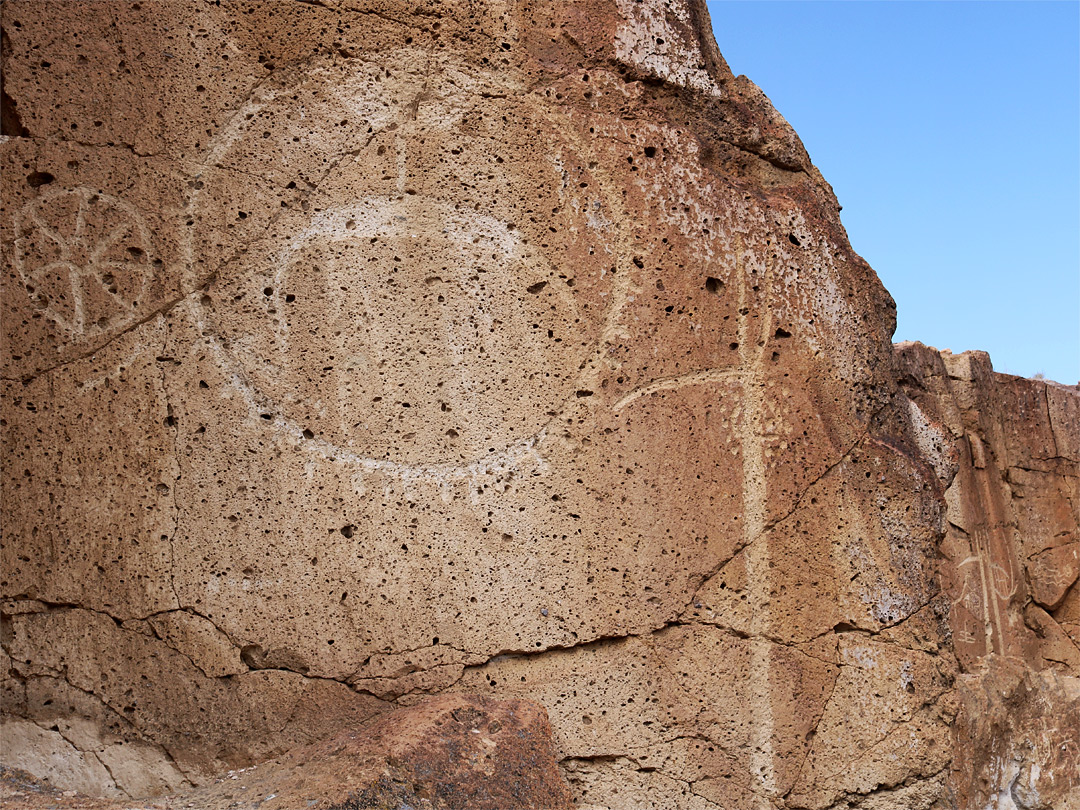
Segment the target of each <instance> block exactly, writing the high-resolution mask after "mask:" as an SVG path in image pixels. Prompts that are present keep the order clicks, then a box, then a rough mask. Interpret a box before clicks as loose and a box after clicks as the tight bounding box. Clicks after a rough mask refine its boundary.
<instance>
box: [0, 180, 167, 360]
mask: <svg viewBox="0 0 1080 810" xmlns="http://www.w3.org/2000/svg"><path fill="white" fill-rule="evenodd" d="M150 246H151V239H150V233H149V230H148V229H147V227H146V222H145V221H144V220H143V218H142V216H141V215H140V214H139V212H138V211H137V210H136V209H135V207H134V206H132V205H131V204H129V203H127V202H125V201H124V200H121V199H119V198H117V197H113V196H111V195H108V194H103V193H101V192H99V191H94V190H93V189H89V188H75V189H71V190H66V189H55V190H51V191H48V192H46V193H45V194H42V195H41V196H39V197H37V198H36V199H34V200H33V201H32V202H30V203H28V204H27V205H26V206H24V207H23V208H22V209H21V210H20V211H19V212H18V213H17V214H16V215H15V268H16V270H17V271H18V273H19V277H20V278H21V279H22V282H23V284H24V285H25V289H26V292H27V294H28V295H29V297H30V300H31V302H32V303H33V305H34V306H35V307H37V308H38V309H40V310H41V311H42V312H43V313H44V315H45V316H46V317H47V318H49V319H50V320H52V321H53V322H54V323H56V325H57V326H58V327H60V329H61V330H62V331H63V332H64V333H65V334H66V335H67V337H68V338H69V339H70V340H71V341H72V342H78V341H81V340H84V339H89V338H94V337H98V336H101V335H105V334H108V333H110V332H113V331H116V330H119V329H122V328H123V327H125V326H127V325H129V324H131V323H133V322H135V321H137V320H138V319H139V318H141V317H143V307H144V306H145V304H146V302H145V300H144V299H145V295H146V292H147V288H148V286H149V284H150V281H151V279H152V277H153V273H154V266H153V258H152V257H151V255H150Z"/></svg>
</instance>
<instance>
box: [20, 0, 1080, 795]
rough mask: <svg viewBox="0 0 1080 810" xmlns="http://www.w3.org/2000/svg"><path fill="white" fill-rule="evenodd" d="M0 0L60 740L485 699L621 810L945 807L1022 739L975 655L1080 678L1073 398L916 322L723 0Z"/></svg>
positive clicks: (196, 764) (36, 674) (31, 497)
mask: <svg viewBox="0 0 1080 810" xmlns="http://www.w3.org/2000/svg"><path fill="white" fill-rule="evenodd" d="M0 23H2V24H3V29H4V33H5V45H4V64H3V72H4V91H5V94H6V95H5V99H9V101H5V105H6V106H5V111H6V112H5V124H4V127H5V130H4V133H5V137H4V139H3V141H2V142H0V186H2V187H0V192H2V193H0V241H2V243H3V245H4V255H5V272H4V276H3V295H2V297H0V311H2V313H3V324H4V329H3V343H2V346H0V369H2V376H3V400H2V403H0V419H2V420H3V423H2V424H3V428H4V430H3V442H4V453H3V465H2V471H0V472H2V475H0V488H2V497H3V504H2V507H3V523H4V527H5V532H4V542H3V546H2V550H0V591H2V593H0V596H2V597H3V598H4V600H5V602H4V607H3V614H4V615H3V650H4V658H3V659H0V665H3V666H4V672H3V677H4V681H3V683H4V686H3V692H2V694H3V700H4V712H5V715H6V716H10V717H11V718H13V721H15V722H19V723H24V722H32V723H34V724H36V725H35V726H34V727H35V728H37V729H39V730H40V729H49V728H51V727H52V725H53V724H55V725H56V728H57V729H60V731H57V732H49V733H48V734H45V735H44V736H42V735H41V734H38V733H37V732H33V733H34V734H35V735H36V737H35V738H34V739H35V740H37V742H36V743H35V745H36V746H37V748H36V749H35V750H40V751H47V752H52V751H54V748H55V751H57V752H67V753H66V754H64V756H67V757H69V758H71V762H72V763H74V764H73V765H72V767H73V768H74V767H83V768H90V767H92V766H91V765H87V764H86V763H87V762H90V761H91V757H92V758H93V761H97V762H99V763H107V764H108V767H109V769H110V770H111V771H112V773H113V777H114V781H113V783H112V784H113V786H114V787H115V788H117V789H118V790H123V791H127V792H128V793H129V794H134V793H145V794H152V793H158V792H162V791H171V790H175V789H176V788H177V787H179V786H182V785H183V782H184V781H185V780H186V781H188V782H190V783H192V784H195V785H203V784H206V783H207V782H208V781H209V780H211V779H213V777H214V774H220V773H222V772H226V771H227V770H228V769H232V770H233V771H234V775H236V772H237V770H238V769H248V768H250V767H253V766H255V765H256V764H257V763H259V762H264V761H267V760H272V759H273V758H279V759H278V762H279V763H280V762H282V761H284V760H281V759H280V758H281V757H283V756H285V752H286V751H288V750H290V749H293V748H296V747H297V746H306V745H308V744H310V743H316V741H318V740H320V739H322V738H324V737H327V736H329V735H332V734H334V733H344V734H346V735H347V734H349V733H351V732H353V731H355V730H356V729H357V728H360V727H363V728H368V729H371V728H375V727H376V726H373V725H364V724H368V723H370V721H372V720H373V719H374V718H376V717H377V716H380V715H382V714H384V713H386V712H389V711H390V710H391V709H393V708H395V707H398V708H400V707H410V706H418V705H419V706H424V705H428V706H431V705H434V704H427V703H425V701H427V700H428V699H429V698H430V697H431V696H432V695H443V697H442V698H440V699H444V700H447V701H451V700H459V699H460V698H455V697H450V696H447V695H448V694H450V693H464V692H473V693H475V692H479V693H481V694H483V695H485V698H484V699H485V700H486V699H487V697H492V698H513V699H528V700H536V701H539V702H540V703H541V704H542V705H543V706H544V707H545V708H546V710H547V712H548V713H549V715H550V717H551V718H552V733H553V739H554V746H555V749H556V756H557V757H558V759H559V761H560V762H561V763H562V769H563V772H564V773H565V774H566V777H567V779H568V780H569V784H570V786H571V788H572V790H573V798H574V799H575V800H576V801H578V802H579V803H581V804H588V805H591V806H594V807H605V806H606V807H632V806H642V807H645V806H687V807H700V808H712V807H724V808H728V809H732V810H750V808H754V810H757V808H759V807H762V806H766V805H770V806H780V807H788V808H802V807H806V808H825V807H830V806H833V807H837V808H840V807H853V806H859V807H863V808H873V807H885V806H889V805H890V803H892V806H903V805H906V806H911V807H932V806H935V803H939V806H940V803H942V802H945V801H947V798H946V795H947V794H946V791H948V790H953V789H956V790H957V791H958V793H957V795H961V794H962V795H963V796H967V797H977V796H982V794H978V793H977V792H973V790H974V789H971V790H969V789H968V788H967V787H962V789H961V787H956V784H958V783H956V779H957V778H958V777H957V776H956V773H957V772H956V771H955V764H956V762H958V761H959V760H957V759H956V758H955V757H956V756H957V754H956V751H957V750H959V749H960V748H962V747H963V746H965V745H973V746H974V747H975V749H976V751H975V753H974V754H973V755H972V756H973V757H974V758H973V759H971V762H972V763H974V764H973V765H972V767H974V768H984V767H989V766H986V765H985V763H987V762H990V760H989V759H983V758H980V757H983V755H984V754H986V752H988V751H990V750H992V749H993V750H996V749H995V748H994V746H995V745H997V743H995V742H993V741H990V740H989V738H988V737H986V735H987V734H991V733H997V732H996V731H993V729H998V728H1002V729H1005V731H1004V732H1002V733H1005V734H1006V735H1010V734H1013V733H1014V732H1013V730H1012V729H1013V727H1012V726H1007V727H1006V726H1001V725H1000V724H999V725H998V726H993V727H992V728H991V727H990V726H982V725H979V724H978V723H977V722H975V721H970V722H969V721H962V723H961V724H960V725H956V724H955V723H954V717H955V715H956V712H957V706H958V705H959V703H962V702H963V701H962V700H961V699H960V698H959V697H958V692H957V687H956V686H955V685H954V679H955V677H956V676H957V674H958V673H964V676H965V677H980V676H977V675H975V674H974V673H981V672H989V671H991V670H992V669H993V668H994V667H999V668H1001V667H1004V668H1008V667H1011V666H1014V664H1013V663H1002V662H999V661H997V658H998V657H1001V656H1004V657H1007V658H1008V659H1009V660H1010V661H1019V662H1025V664H1024V665H1025V666H1028V667H1029V668H1030V670H1031V671H1030V672H1028V671H1027V670H1024V674H1023V675H1022V679H1027V680H1024V683H1031V684H1033V686H1032V687H1031V690H1032V694H1036V693H1040V690H1043V689H1044V687H1045V689H1046V690H1047V692H1046V693H1047V694H1048V695H1052V696H1055V697H1052V699H1053V700H1058V699H1059V698H1060V699H1061V700H1065V698H1061V697H1060V696H1061V695H1064V694H1065V693H1066V691H1067V690H1066V689H1065V687H1061V689H1058V688H1057V686H1052V685H1047V684H1051V681H1050V680H1046V679H1048V678H1050V677H1051V676H1050V675H1047V674H1046V672H1047V671H1048V670H1051V669H1052V670H1054V671H1055V673H1056V674H1055V675H1054V676H1053V677H1056V678H1061V679H1066V678H1069V677H1072V676H1073V675H1075V674H1076V671H1075V670H1076V663H1075V659H1074V656H1073V650H1074V647H1075V644H1076V643H1077V639H1078V638H1080V606H1078V602H1077V594H1078V587H1077V585H1076V579H1077V571H1076V565H1074V563H1075V554H1074V553H1073V552H1074V551H1075V545H1076V541H1077V538H1078V533H1077V524H1078V522H1080V521H1078V520H1077V511H1076V510H1077V504H1080V490H1078V483H1077V482H1078V481H1080V476H1078V474H1077V464H1078V460H1080V459H1078V457H1080V453H1078V452H1077V439H1076V435H1075V430H1074V428H1073V427H1072V426H1073V425H1074V424H1075V423H1076V418H1074V417H1076V415H1077V412H1078V408H1080V405H1078V396H1077V392H1076V390H1075V389H1072V388H1066V387H1064V386H1056V385H1052V384H1045V383H1037V382H1033V381H1024V380H1018V379H1016V378H1009V377H1005V376H1004V375H996V374H994V372H993V370H992V367H991V365H990V362H989V358H988V357H987V356H986V355H985V354H982V353H969V354H963V355H955V356H954V355H951V354H949V353H939V352H937V351H936V350H931V349H928V348H926V347H922V346H921V345H918V344H911V345H904V346H901V347H899V348H898V349H897V350H896V352H895V353H894V350H893V347H892V345H891V343H890V337H891V334H892V331H893V326H894V305H893V302H892V300H891V299H890V298H889V296H888V294H887V293H886V292H885V290H884V289H883V288H882V286H881V284H880V282H879V281H878V279H877V277H876V276H875V275H874V273H873V271H872V270H871V269H870V268H869V267H868V266H867V265H866V263H865V262H864V261H863V260H862V259H860V258H859V257H858V255H856V254H855V253H854V252H853V251H852V249H851V247H850V245H849V244H848V242H847V238H846V235H845V232H844V230H843V226H842V224H841V222H840V219H839V206H838V205H837V203H836V200H835V198H834V196H833V194H832V191H831V189H830V188H829V186H828V184H827V183H826V182H825V181H824V180H823V178H822V177H821V176H820V173H819V172H818V171H817V169H816V168H814V167H813V165H812V164H811V163H810V160H809V157H808V156H807V154H806V151H805V149H804V148H803V147H802V144H801V143H800V142H799V139H798V137H797V136H796V135H795V133H794V132H793V131H792V130H791V128H790V126H788V124H787V123H786V122H785V121H784V120H783V118H782V117H781V116H780V115H779V113H777V111H776V110H774V109H773V107H772V105H771V103H770V102H769V101H768V99H767V98H766V97H765V96H764V94H763V93H762V92H761V91H760V90H759V89H758V88H757V87H755V86H754V85H753V84H752V83H751V82H750V81H749V80H748V79H746V78H745V77H735V76H733V75H732V73H731V71H730V70H729V69H728V67H727V65H726V64H725V63H724V61H723V58H722V57H721V56H720V54H719V53H718V52H717V50H716V46H715V43H713V41H712V38H711V37H710V36H709V34H708V30H709V23H708V13H707V10H706V8H705V4H704V3H702V2H700V0H675V1H674V2H659V0H646V2H629V0H582V1H581V2H574V3H549V4H533V3H525V2H513V3H511V2H494V3H486V4H474V3H469V2H464V0H452V1H451V0H445V1H443V0H431V2H427V3H424V4H421V5H417V4H414V3H404V2H400V1H399V0H342V1H341V2H338V0H325V2H319V3H269V4H253V5H251V6H240V5H237V4H220V5H212V4H211V5H208V4H205V3H200V2H196V0H170V2H168V3H160V4H144V3H130V4H125V5H123V6H121V5H116V4H101V3H81V4H67V5H64V6H63V8H62V9H61V8H58V7H57V6H56V5H55V4H52V3H47V2H43V1H42V0H24V1H23V2H20V3H17V4H12V3H8V4H4V5H3V6H0ZM9 129H10V132H9ZM8 257H10V259H8ZM1017 666H1018V664H1017ZM1039 670H1042V672H1039ZM993 671H997V670H993ZM1018 677H1020V676H1018ZM1064 682H1065V681H1064V680H1063V681H1062V683H1064ZM1010 683H1012V682H1011V681H1010ZM1054 683H1056V681H1055V682H1054ZM964 688H967V687H964ZM971 688H972V689H976V688H981V687H977V685H976V686H972V687H971ZM1009 688H1012V687H1011V686H1010V687H1009ZM1055 690H1056V691H1055ZM988 694H997V693H996V692H989V693H988ZM1025 700H1027V698H1025ZM1030 702H1031V703H1032V705H1034V698H1032V699H1031V701H1030ZM439 705H442V704H439ZM964 705H965V706H966V705H967V704H964ZM1055 705H1058V704H1055ZM1061 705H1065V704H1061ZM416 711H418V712H420V713H421V714H423V712H424V711H427V710H424V709H416ZM493 711H494V710H493ZM530 711H531V709H530ZM392 716H394V715H390V717H392ZM425 716H427V717H428V719H431V716H428V715H425ZM432 716H433V715H432ZM537 716H539V715H537ZM1062 716H1064V715H1062ZM378 722H381V721H376V725H378ZM387 722H391V721H390V720H389V719H388V720H387ZM424 722H427V721H424ZM537 722H539V721H537ZM1025 722H1026V721H1025ZM963 723H967V725H963ZM541 725H542V724H541ZM19 727H20V728H24V729H25V728H29V727H28V726H23V725H20V726H19ZM378 727H379V728H384V727H383V726H378ZM1015 728H1016V729H1021V727H1020V726H1016V727H1015ZM1023 728H1024V729H1026V728H1027V726H1024V727H1023ZM963 729H968V731H970V733H971V734H972V735H974V736H973V737H971V738H970V739H965V738H964V737H963V736H959V735H961V733H968V732H962V730H963ZM31 730H32V729H31ZM1051 731H1052V732H1053V733H1054V734H1057V733H1058V732H1059V731H1060V729H1059V727H1058V726H1054V728H1053V729H1051ZM53 733H55V734H60V735H62V736H63V735H67V737H68V738H69V739H70V740H75V741H76V743H74V744H73V743H70V742H69V741H68V739H67V738H65V739H64V745H67V746H68V747H69V748H70V749H71V750H70V751H69V750H68V748H63V746H60V743H59V742H58V741H57V740H55V739H54V738H53V737H51V736H49V735H50V734H53ZM470 733H471V732H470ZM1015 733H1017V734H1020V733H1026V731H1022V730H1018V731H1016V732H1015ZM391 736H392V735H391ZM540 736H541V737H542V736H543V735H540ZM538 739H539V738H538ZM383 742H384V743H386V744H387V745H390V744H391V743H392V740H391V738H390V737H385V738H383ZM53 743H55V744H56V746H60V747H55V746H53ZM359 744H360V743H358V745H359ZM363 744H364V745H367V743H363ZM394 744H396V743H394ZM447 744H448V745H449V743H447ZM1002 744H1005V745H1013V744H1014V741H1013V739H1012V737H1008V738H1007V739H1006V740H1005V742H1004V743H1002ZM1017 744H1018V743H1017ZM50 746H53V747H50ZM316 747H317V743H316ZM27 750H29V749H27ZM311 750H314V749H311ZM365 750H367V749H365ZM469 750H472V749H471V748H470V749H469ZM72 751H74V752H75V753H72ZM384 753H385V752H384ZM57 756H60V755H59V754H57ZM296 756H301V755H300V754H297V755H296ZM303 756H306V754H305V755H303ZM365 756H367V754H365ZM372 756H375V754H372ZM48 757H53V754H52V753H49V754H48ZM48 757H46V759H48ZM60 758H61V759H63V756H60ZM26 759H27V762H32V761H36V760H34V759H33V757H29V756H28V757H26ZM54 759H56V758H55V757H53V758H52V759H48V761H49V762H52V761H53V760H54ZM42 761H44V760H42ZM296 761H297V762H299V760H296ZM1039 761H1040V762H1041V760H1039ZM1032 762H1035V760H1032ZM80 763H81V764H80ZM11 764H12V765H14V766H18V767H27V768H28V767H29V765H24V764H21V763H20V762H17V761H16V762H13V763H11ZM34 767H37V766H34ZM49 767H52V766H51V765H50V766H49ZM273 767H274V766H265V767H264V769H263V770H260V771H258V773H259V774H262V775H266V774H269V775H268V776H266V778H267V779H270V778H271V777H273V776H274V772H273ZM319 767H322V766H319ZM394 767H396V766H394ZM544 767H547V766H546V765H545V766H544ZM1039 767H1043V766H1042V765H1039ZM43 768H45V766H44V765H42V766H41V768H39V770H41V769H43ZM951 768H952V770H951ZM244 772H245V774H247V773H248V771H246V770H245V771H244ZM137 774H142V776H138V775H137ZM950 774H951V776H950ZM38 775H40V774H38ZM295 776H296V772H295V771H289V773H288V774H286V776H283V777H282V778H286V777H287V778H288V779H292V778H293V777H295ZM244 778H245V779H246V778H247V777H244ZM259 778H260V779H262V778H263V776H261V775H260V777H259ZM297 778H299V777H297ZM950 778H951V779H952V782H950V781H949V779H950ZM973 778H976V779H977V778H979V777H977V776H973ZM994 778H997V777H994ZM1025 778H1026V777H1025ZM226 779H227V780H228V781H229V782H232V781H237V782H240V781H242V780H241V776H240V775H237V779H236V780H232V779H231V777H226ZM545 779H546V777H545ZM1028 781H1029V782H1030V781H1031V780H1030V779H1029V780H1028ZM451 782H453V780H452V779H451ZM1035 783H1038V784H1041V783H1039V782H1038V778H1035V782H1032V784H1035ZM244 784H248V783H247V782H245V783H244ZM267 784H269V782H267ZM290 784H291V785H293V787H290V788H289V791H291V792H289V793H288V794H281V796H282V797H286V798H288V800H290V801H291V800H292V797H294V796H296V795H299V794H298V791H300V787H299V786H298V785H299V783H298V782H296V783H293V782H290ZM402 784H404V783H402ZM545 784H547V782H545ZM1025 784H1026V783H1025ZM950 785H952V787H950ZM219 787H220V786H219ZM326 787H327V790H329V789H330V788H331V787H334V786H333V785H330V784H329V783H327V785H326ZM405 788H408V786H407V785H405ZM405 788H402V789H403V790H404V789H405ZM394 789H395V790H397V788H394ZM410 789H411V788H410ZM1039 789H1040V790H1043V788H1039ZM228 790H231V788H225V789H222V791H221V792H220V796H219V797H220V798H221V801H222V802H227V801H239V798H238V796H239V794H237V795H236V796H232V797H231V798H228V799H226V798H225V792H227V791H228ZM237 790H239V787H237ZM399 792H400V791H399ZM215 795H219V794H215ZM394 795H395V796H396V795H397V794H394ZM402 795H404V794H402ZM286 798H282V799H281V801H283V802H284V801H286ZM422 798H423V797H422ZM169 801H172V800H171V799H170V800H169ZM178 801H180V800H178ZM193 801H195V800H194V799H193ZM560 801H561V799H560ZM965 801H968V799H965ZM970 801H972V802H974V801H976V798H971V799H970ZM1025 801H1026V800H1025ZM970 806H972V807H974V806H976V805H975V804H971V805H970ZM980 806H981V805H980Z"/></svg>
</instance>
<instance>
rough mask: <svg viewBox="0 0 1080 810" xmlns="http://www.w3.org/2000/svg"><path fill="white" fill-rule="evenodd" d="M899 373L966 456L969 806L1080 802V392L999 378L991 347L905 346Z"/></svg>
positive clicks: (960, 653)
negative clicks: (987, 349)
mask: <svg viewBox="0 0 1080 810" xmlns="http://www.w3.org/2000/svg"><path fill="white" fill-rule="evenodd" d="M896 364H897V377H898V379H899V380H900V382H901V384H902V386H903V388H904V390H905V391H906V392H907V394H908V395H909V396H910V397H911V398H912V399H913V400H914V401H915V402H917V403H918V404H919V407H920V408H921V409H922V411H923V412H924V413H926V414H928V415H929V416H931V418H933V419H935V420H936V421H937V422H938V423H939V424H941V425H943V426H945V427H946V428H947V429H948V431H949V432H950V433H951V434H952V436H953V438H954V440H955V444H956V447H957V448H958V449H959V453H960V465H959V471H958V474H957V476H956V477H955V478H954V479H953V482H952V484H951V486H950V487H949V489H948V490H947V491H946V493H945V500H946V503H947V504H948V508H947V511H946V516H947V518H948V530H947V532H946V536H945V539H944V541H943V543H942V545H941V551H942V554H943V556H944V558H945V559H944V562H943V564H942V566H941V569H942V571H943V577H942V579H943V582H944V587H945V590H946V592H947V593H948V595H949V599H950V601H951V603H952V609H951V612H950V628H951V631H952V634H951V643H952V647H953V649H954V650H955V653H956V657H957V661H958V663H959V667H960V671H961V673H962V674H961V676H960V678H959V683H958V691H957V694H958V698H959V701H960V706H961V712H960V716H959V718H958V722H957V725H956V729H955V737H956V740H957V743H956V759H955V761H954V763H953V780H954V785H955V790H956V795H957V803H958V805H959V806H961V807H1009V808H1011V807H1018V808H1041V807H1047V808H1049V807H1053V808H1066V807H1068V808H1075V807H1080V749H1078V748H1077V730H1078V729H1080V621H1078V618H1080V587H1078V586H1077V580H1078V578H1080V391H1078V389H1077V387H1076V386H1065V385H1059V384H1057V383H1052V382H1043V381H1039V380H1026V379H1023V378H1020V377H1013V376H1010V375H1007V374H996V373H994V370H993V368H992V366H991V364H990V358H989V357H988V356H987V355H986V354H985V353H983V352H966V353H964V354H959V355H953V354H951V353H950V352H940V353H939V352H938V351H936V350H934V349H931V348H928V347H926V346H923V345H922V344H919V343H905V344H900V345H898V346H897V354H896ZM1010 802H1012V803H1011V804H1010Z"/></svg>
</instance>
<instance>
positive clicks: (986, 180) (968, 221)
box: [709, 0, 1080, 383]
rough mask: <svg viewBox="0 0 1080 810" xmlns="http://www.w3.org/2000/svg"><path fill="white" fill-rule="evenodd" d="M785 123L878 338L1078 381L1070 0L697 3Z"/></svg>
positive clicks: (1077, 86) (1075, 48) (1079, 128)
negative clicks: (884, 319)
mask: <svg viewBox="0 0 1080 810" xmlns="http://www.w3.org/2000/svg"><path fill="white" fill-rule="evenodd" d="M709 13H710V14H711V16H712V21H713V30H714V32H715V34H716V40H717V42H718V43H719V45H720V51H721V53H723V55H724V58H725V59H726V60H727V61H728V64H729V65H730V66H731V69H732V70H733V71H734V72H735V73H736V74H740V73H743V74H746V75H747V76H749V77H750V79H752V80H753V81H754V82H755V83H756V84H757V85H758V86H759V87H761V89H762V90H764V92H765V94H766V95H767V96H769V98H770V99H771V100H772V102H773V104H774V105H775V106H776V108H777V109H778V110H779V111H780V112H781V113H782V114H783V115H784V117H785V118H787V120H788V121H789V122H791V124H792V126H794V127H795V130H796V131H797V132H798V133H799V136H800V137H801V138H802V140H803V143H804V144H805V145H806V148H807V150H808V151H809V152H810V157H811V159H812V160H813V161H814V163H815V164H816V165H817V166H818V168H819V169H821V171H822V173H823V174H824V175H825V179H826V180H828V181H829V182H830V183H831V184H832V186H833V189H834V190H835V191H836V195H837V197H838V198H839V200H840V204H841V205H842V206H843V207H844V211H843V214H842V218H843V221H844V225H845V227H846V228H847V231H848V236H849V237H850V239H851V243H852V246H853V247H854V248H855V250H856V251H857V252H858V253H859V254H861V255H862V256H863V257H864V258H865V259H866V260H867V261H868V262H870V264H871V265H872V266H873V267H874V269H875V270H876V271H877V273H878V275H879V276H880V277H881V279H882V281H883V282H884V283H885V286H886V287H887V288H888V290H889V292H891V293H892V295H893V297H894V298H895V299H896V304H897V309H898V325H897V330H896V334H895V336H894V338H893V339H894V340H898V341H899V340H921V341H922V342H923V343H927V344H929V345H932V346H937V347H938V348H939V349H952V350H953V351H954V352H959V351H964V350H967V349H982V350H984V351H987V352H989V353H990V357H991V359H992V360H993V362H994V368H995V369H997V370H998V371H1005V372H1008V373H1011V374H1019V375H1022V376H1032V375H1034V374H1036V373H1043V374H1045V375H1046V376H1047V377H1050V378H1052V379H1055V380H1058V381H1059V382H1066V383H1075V382H1077V380H1078V378H1080V3H1077V2H1072V1H1071V0H1063V1H1062V2H1035V1H1034V0H1023V1H1022V2H985V1H984V2H972V1H971V0H953V2H901V1H894V2H883V1H881V0H878V1H877V2H870V1H869V0H864V1H863V2H835V1H834V2H821V1H819V0H749V1H748V0H716V1H715V2H713V1H712V0H710V2H709Z"/></svg>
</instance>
